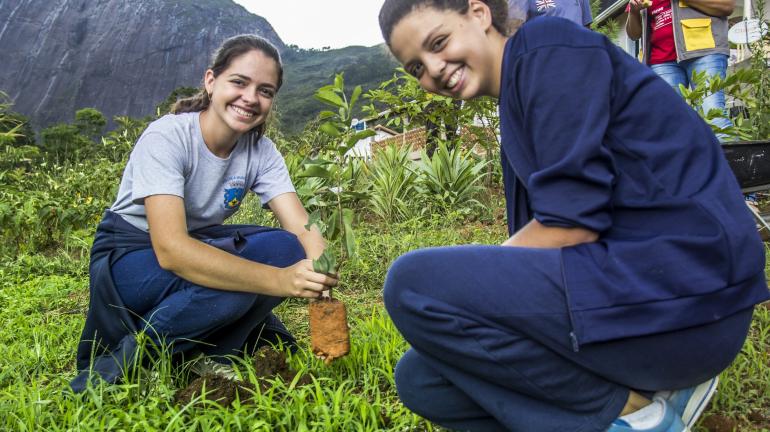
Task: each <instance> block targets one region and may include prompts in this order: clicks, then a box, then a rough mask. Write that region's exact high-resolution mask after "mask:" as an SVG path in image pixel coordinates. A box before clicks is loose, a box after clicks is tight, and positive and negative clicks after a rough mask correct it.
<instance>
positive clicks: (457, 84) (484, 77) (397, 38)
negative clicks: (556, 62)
mask: <svg viewBox="0 0 770 432" xmlns="http://www.w3.org/2000/svg"><path fill="white" fill-rule="evenodd" d="M469 4H470V6H469V9H468V12H467V13H465V14H460V13H458V12H456V11H454V10H449V9H447V10H439V9H436V8H434V7H430V6H426V7H418V8H417V9H415V10H413V11H412V12H410V13H409V14H407V15H406V16H404V18H402V19H401V20H400V21H399V22H398V23H397V24H396V25H395V26H394V27H393V32H392V34H391V37H390V48H391V51H392V52H393V55H395V56H396V58H397V59H398V60H399V61H400V62H401V63H402V64H403V65H404V69H406V71H407V72H409V73H410V74H412V75H413V76H415V77H416V78H417V79H418V80H419V82H420V85H421V86H422V87H423V88H424V89H425V90H427V91H429V92H431V93H436V94H440V95H444V96H450V97H453V98H456V99H471V98H474V97H477V96H497V95H498V94H499V87H500V84H499V83H500V65H501V62H502V47H503V46H504V44H505V38H504V37H503V36H502V35H501V34H500V33H498V32H497V30H495V29H494V27H492V18H491V15H490V10H489V8H488V7H487V5H486V4H484V3H483V2H481V1H477V0H470V1H469Z"/></svg>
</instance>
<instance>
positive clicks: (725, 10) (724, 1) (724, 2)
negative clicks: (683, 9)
mask: <svg viewBox="0 0 770 432" xmlns="http://www.w3.org/2000/svg"><path fill="white" fill-rule="evenodd" d="M674 1H676V0H674ZM686 3H687V6H691V7H694V8H695V9H698V10H699V11H701V12H703V13H705V14H707V15H711V16H715V17H726V16H730V14H731V13H733V9H735V0H686Z"/></svg>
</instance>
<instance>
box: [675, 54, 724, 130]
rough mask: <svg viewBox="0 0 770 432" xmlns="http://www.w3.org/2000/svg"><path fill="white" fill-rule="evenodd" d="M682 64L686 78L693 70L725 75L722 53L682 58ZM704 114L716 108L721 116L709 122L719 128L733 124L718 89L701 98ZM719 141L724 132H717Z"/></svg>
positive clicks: (710, 74)
mask: <svg viewBox="0 0 770 432" xmlns="http://www.w3.org/2000/svg"><path fill="white" fill-rule="evenodd" d="M681 64H682V66H683V67H684V68H685V69H686V71H687V77H688V80H689V79H690V78H691V77H692V75H693V72H705V73H706V75H707V76H709V77H711V76H718V77H720V78H722V79H724V78H725V77H726V76H727V56H726V55H724V54H709V55H705V56H702V57H696V58H694V59H689V60H684V61H682V62H681ZM701 108H702V109H703V113H704V114H708V113H709V111H710V110H712V109H718V110H720V111H721V112H722V114H723V115H722V116H721V117H716V118H714V119H712V120H711V124H713V125H714V126H717V127H719V128H726V127H730V126H732V125H733V123H732V122H731V121H730V118H729V117H728V116H727V110H726V109H725V93H724V92H723V91H718V92H716V93H712V94H710V95H708V96H706V98H705V99H703V104H702V105H701ZM717 137H718V138H719V139H720V141H723V140H724V138H725V135H724V134H717Z"/></svg>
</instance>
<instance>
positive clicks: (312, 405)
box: [0, 208, 770, 432]
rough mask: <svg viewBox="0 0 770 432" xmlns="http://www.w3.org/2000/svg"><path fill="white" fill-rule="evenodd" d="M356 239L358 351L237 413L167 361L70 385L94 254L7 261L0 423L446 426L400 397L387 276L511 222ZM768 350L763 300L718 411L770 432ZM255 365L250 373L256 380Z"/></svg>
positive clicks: (369, 229)
mask: <svg viewBox="0 0 770 432" xmlns="http://www.w3.org/2000/svg"><path fill="white" fill-rule="evenodd" d="M245 210H247V212H246V213H247V216H248V217H249V218H250V219H251V220H255V219H256V220H260V221H262V223H270V219H269V218H268V217H266V216H265V215H264V214H261V213H260V212H258V211H255V210H254V209H253V208H247V209H245ZM249 212H251V213H249ZM357 237H358V241H359V247H360V260H359V261H358V262H355V263H348V264H346V267H344V268H343V274H345V275H348V276H347V277H346V278H345V284H344V286H342V287H341V288H339V289H337V290H336V292H335V294H336V296H337V297H338V298H340V299H342V300H343V301H344V302H345V303H346V304H347V306H348V313H349V316H350V322H351V332H352V338H351V341H352V350H351V354H350V355H349V356H347V357H345V358H343V359H341V360H338V361H336V362H334V363H333V364H332V365H330V366H324V365H323V364H322V363H321V362H320V361H319V360H317V359H315V358H313V357H312V356H311V355H309V353H308V352H307V351H304V350H301V351H299V352H298V353H297V354H296V355H294V356H292V357H291V358H290V364H291V366H292V368H293V369H295V370H297V371H298V372H299V373H300V374H302V375H309V376H311V377H312V383H311V384H306V385H299V384H298V383H297V382H296V381H297V380H296V379H295V380H294V381H292V382H283V381H281V380H280V379H275V380H274V381H273V382H272V384H273V385H272V386H271V387H269V388H268V389H267V390H264V391H260V390H256V391H255V393H254V398H253V399H254V400H253V402H245V401H244V402H236V403H234V405H233V406H231V407H227V408H226V407H222V406H220V405H219V404H217V403H216V402H212V401H207V400H205V398H198V399H197V400H195V401H193V402H192V403H189V404H186V405H177V404H175V402H174V394H175V392H176V391H177V390H178V389H180V388H182V387H183V386H184V385H186V384H187V382H188V381H189V379H190V378H189V377H188V376H186V375H185V374H184V373H183V372H180V371H178V370H175V369H173V368H171V367H170V365H169V362H168V359H167V358H161V359H160V360H159V361H157V362H156V363H155V364H154V365H153V366H152V367H150V368H149V370H147V369H145V370H141V371H139V372H140V373H139V376H136V377H132V378H131V379H129V380H128V382H127V383H125V384H121V385H115V386H99V387H96V388H94V389H93V390H91V391H89V392H87V393H85V394H83V395H72V394H71V393H69V392H67V391H66V390H67V383H68V381H69V379H71V378H72V377H73V374H74V357H75V347H76V344H77V340H78V337H79V334H80V331H81V329H82V325H83V320H84V316H85V311H86V308H87V304H88V293H87V287H88V279H87V261H86V258H85V256H84V255H85V254H84V252H85V250H84V249H82V248H81V249H77V248H74V249H73V248H67V250H62V251H61V252H60V253H59V254H55V255H53V256H42V255H24V256H21V257H13V258H6V259H5V261H3V262H1V263H0V326H1V327H2V329H3V331H2V332H0V430H2V431H6V430H7V431H41V430H45V431H59V430H61V431H64V430H68V431H91V430H99V431H101V430H114V431H133V430H141V431H145V430H157V431H185V432H190V431H208V430H211V431H220V430H224V431H242V430H243V431H306V430H307V431H309V430H317V431H378V430H392V431H405V430H435V429H437V428H435V427H434V426H432V425H430V424H429V423H428V422H426V421H424V420H422V419H420V418H419V417H417V416H416V415H414V414H412V413H410V412H409V411H408V410H407V409H406V408H405V407H404V406H403V405H401V404H400V402H399V401H398V397H397V394H396V392H395V389H394V386H393V367H394V366H395V364H396V361H397V360H398V358H399V357H400V355H401V354H402V353H403V352H404V351H405V350H406V349H407V344H406V343H405V342H404V340H403V339H402V338H401V336H400V335H399V334H398V332H397V331H396V330H395V328H394V327H393V325H392V323H391V322H390V320H389V319H388V318H387V315H386V314H385V312H384V309H383V306H382V300H381V288H382V281H383V279H384V276H385V273H386V271H387V266H388V264H389V263H390V262H391V261H392V260H393V259H394V258H396V257H397V256H399V255H400V254H403V253H404V252H406V251H409V250H412V249H415V248H419V247H425V246H435V245H447V244H464V243H482V244H484V243H498V242H500V241H501V240H502V239H503V238H504V237H505V232H504V227H503V224H502V223H501V222H500V221H497V220H496V221H494V222H493V223H491V224H484V223H480V222H474V223H463V222H460V221H459V220H458V219H456V218H452V217H442V218H435V219H423V220H419V221H416V220H413V221H409V222H406V223H402V224H398V225H391V226H385V225H383V224H379V223H376V222H375V221H371V222H367V223H363V224H362V225H361V228H360V229H359V230H358V231H357ZM277 312H278V314H279V316H281V317H282V318H283V319H284V321H285V322H286V323H287V326H288V327H289V328H290V329H291V330H292V331H293V332H294V333H295V334H296V335H297V336H298V337H299V339H300V344H301V345H302V346H305V347H307V345H308V329H307V303H306V302H305V301H302V300H297V299H293V300H289V301H286V302H284V304H282V305H281V306H280V307H279V309H278V311H277ZM769 350H770V310H769V309H768V308H765V307H761V308H759V309H758V310H757V313H756V314H755V320H754V324H753V326H752V330H751V334H750V336H749V340H748V342H747V343H746V345H745V347H744V349H743V351H742V352H741V354H740V356H739V357H738V358H737V359H736V361H735V362H734V364H733V366H732V367H731V368H730V369H729V370H727V371H725V372H724V374H723V377H722V381H721V383H720V387H719V393H717V396H716V398H715V399H714V402H713V403H712V405H711V407H710V411H709V412H708V413H707V414H706V415H707V416H708V415H720V416H725V417H729V418H731V419H734V420H735V421H737V422H738V425H739V427H738V429H737V430H740V431H754V430H756V431H760V430H763V429H761V427H759V426H756V427H755V426H752V422H751V420H750V419H749V415H750V414H751V413H752V412H765V413H768V411H769V410H770V360H769V358H768V357H769V354H768V352H769ZM246 363H248V362H244V364H245V366H243V367H244V368H245V376H247V377H249V378H248V379H249V380H250V381H253V382H254V381H255V380H256V378H255V377H254V375H253V373H252V372H253V371H252V370H251V369H250V366H249V365H248V364H246ZM257 388H259V387H257ZM768 416H770V413H768ZM701 424H702V423H701ZM698 430H700V431H704V430H707V429H704V428H702V427H701V428H700V429H698ZM764 430H767V429H764Z"/></svg>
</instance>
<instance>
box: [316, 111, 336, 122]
mask: <svg viewBox="0 0 770 432" xmlns="http://www.w3.org/2000/svg"><path fill="white" fill-rule="evenodd" d="M336 115H337V114H335V113H334V112H332V111H321V114H318V118H319V119H321V120H326V119H328V118H332V117H334V116H336Z"/></svg>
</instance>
